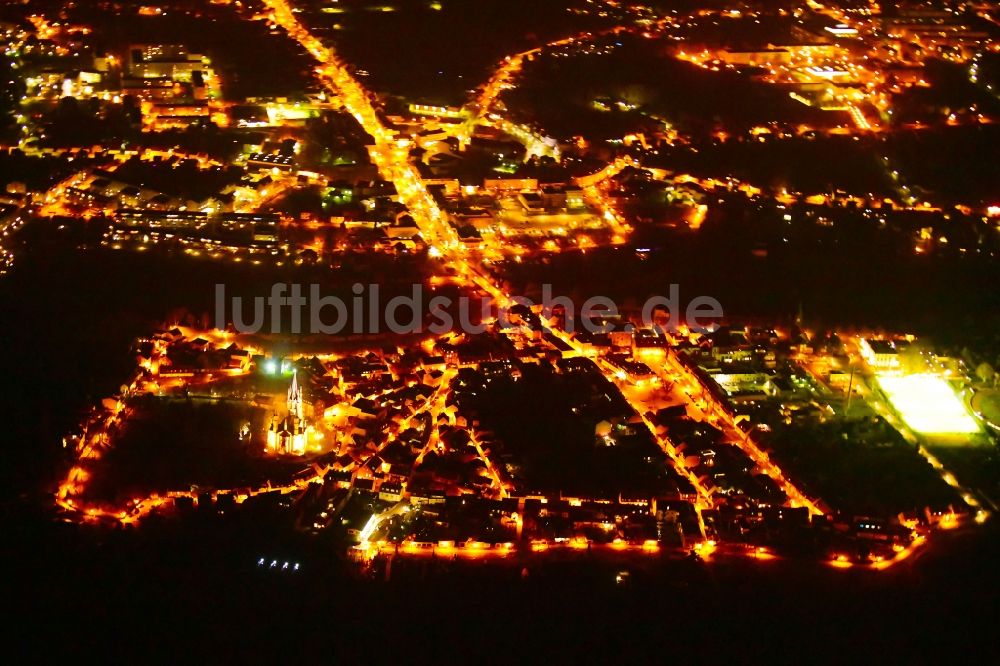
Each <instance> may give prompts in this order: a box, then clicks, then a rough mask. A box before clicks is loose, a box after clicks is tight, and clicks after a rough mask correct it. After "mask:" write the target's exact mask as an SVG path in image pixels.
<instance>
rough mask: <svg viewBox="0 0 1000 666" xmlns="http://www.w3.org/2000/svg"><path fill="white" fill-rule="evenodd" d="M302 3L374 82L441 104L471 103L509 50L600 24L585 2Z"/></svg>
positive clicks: (373, 84)
mask: <svg viewBox="0 0 1000 666" xmlns="http://www.w3.org/2000/svg"><path fill="white" fill-rule="evenodd" d="M298 4H299V5H300V6H302V7H304V8H309V9H310V10H312V11H311V12H310V13H309V14H306V15H304V18H305V20H306V22H307V25H310V26H314V27H315V28H317V29H318V30H317V32H318V33H319V34H321V35H323V36H325V37H328V38H329V39H331V40H332V41H333V43H334V44H335V46H336V48H337V50H338V51H339V52H340V53H341V54H342V55H343V56H344V57H345V59H346V60H347V61H348V62H350V63H352V64H353V65H354V67H355V68H356V69H358V70H365V71H367V72H368V73H369V76H367V77H364V78H363V81H364V83H365V85H366V86H370V87H371V88H372V89H374V90H376V91H379V92H388V93H391V94H393V95H401V96H403V97H406V98H407V99H412V100H418V101H424V102H432V103H438V104H441V103H445V104H462V103H464V102H465V101H466V99H467V97H468V95H467V91H468V90H470V89H473V88H475V87H476V86H478V85H480V84H481V83H482V82H483V81H485V80H486V79H487V78H488V77H489V75H490V73H491V71H492V68H493V66H494V65H496V63H497V62H499V61H500V60H502V59H503V58H504V56H507V55H509V54H513V53H518V52H520V51H524V50H526V49H529V48H533V47H535V46H539V45H540V44H544V43H545V42H548V41H551V40H553V39H557V38H560V37H564V36H569V35H571V34H574V33H577V32H580V31H582V30H585V29H590V28H593V27H595V26H596V25H597V21H596V20H595V19H593V18H588V17H581V16H577V15H575V14H572V13H570V12H568V11H567V5H569V6H570V7H572V6H574V5H576V4H581V5H582V4H583V3H582V2H579V3H577V2H570V3H553V2H537V1H534V0H441V1H440V2H438V3H433V2H431V1H430V0H353V1H345V2H340V3H338V8H342V9H343V10H344V11H343V12H342V13H323V12H322V10H321V9H320V7H323V6H331V5H330V3H327V2H322V1H320V0H301V1H300V2H299V3H298ZM435 4H436V5H440V9H437V10H436V9H433V8H432V7H431V6H432V5H435ZM383 7H392V8H393V10H392V11H381V8H383ZM335 26H339V28H337V27H335ZM390 44H391V46H389V45H390ZM387 47H388V48H387Z"/></svg>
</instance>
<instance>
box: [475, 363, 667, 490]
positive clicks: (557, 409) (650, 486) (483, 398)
mask: <svg viewBox="0 0 1000 666" xmlns="http://www.w3.org/2000/svg"><path fill="white" fill-rule="evenodd" d="M523 372H524V374H523V376H522V377H521V378H520V379H518V380H517V381H510V380H497V381H491V382H477V381H476V379H473V380H471V385H470V386H466V387H465V388H464V389H462V390H461V392H460V393H459V396H460V397H459V405H460V408H461V411H462V412H463V413H464V414H467V415H475V416H477V417H478V418H479V419H480V420H481V427H482V428H483V429H486V430H492V431H494V432H496V434H497V437H498V439H499V440H500V442H501V443H502V444H503V450H504V452H505V453H507V454H509V455H510V458H511V462H512V465H513V467H514V469H515V470H516V472H517V474H516V476H517V477H520V478H521V479H522V480H523V484H524V486H525V487H526V488H527V489H528V490H531V491H536V490H537V491H544V492H554V491H563V492H566V493H579V494H584V495H586V496H591V497H592V496H599V497H600V496H607V497H616V496H617V494H618V493H619V492H623V493H626V494H630V493H636V494H643V493H654V494H655V493H660V492H666V491H667V490H668V489H671V490H672V489H673V486H672V482H671V479H672V478H673V477H674V476H675V475H674V472H672V471H671V470H670V469H669V466H668V463H667V459H666V456H665V454H663V452H662V451H661V450H660V449H659V447H658V446H657V445H656V443H655V442H654V441H653V440H652V438H651V436H650V435H649V433H648V431H645V429H644V428H641V427H640V428H637V429H636V432H635V434H626V435H624V436H619V437H618V442H617V444H616V445H615V446H606V445H604V444H603V443H599V442H598V438H597V437H596V436H595V426H596V425H597V424H598V422H600V421H602V420H605V419H615V420H618V422H619V423H620V425H621V426H626V425H627V424H626V421H627V418H628V417H629V416H630V415H631V410H630V409H629V407H628V405H627V404H626V403H625V402H624V400H623V399H622V398H621V395H620V394H619V392H618V390H617V388H616V387H615V386H613V385H612V384H610V383H609V382H608V381H607V380H605V379H604V378H603V377H601V376H600V375H597V374H594V375H589V374H586V375H585V374H569V375H566V374H557V373H555V372H554V371H553V370H552V368H551V366H550V365H548V364H545V365H542V366H532V365H527V366H526V367H525V368H524V371H523Z"/></svg>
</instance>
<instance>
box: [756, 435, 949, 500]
mask: <svg viewBox="0 0 1000 666" xmlns="http://www.w3.org/2000/svg"><path fill="white" fill-rule="evenodd" d="M768 444H769V445H770V446H771V447H772V448H773V449H774V452H775V453H774V456H773V458H774V460H775V461H776V462H777V463H778V464H779V465H780V466H781V468H782V469H784V470H786V471H787V472H788V474H789V475H790V477H791V478H793V479H798V480H800V481H801V483H802V485H804V486H805V487H806V488H808V489H809V491H810V492H813V493H815V494H816V495H818V496H819V497H822V498H823V499H824V500H825V501H826V502H827V504H829V505H830V506H831V508H833V509H834V510H837V511H842V512H844V513H847V514H850V515H878V516H884V515H889V516H891V515H896V514H899V513H900V512H907V513H912V512H920V511H922V510H923V508H924V507H930V508H931V509H932V510H947V509H948V506H949V505H954V506H960V505H961V502H962V500H961V498H960V497H959V495H958V493H957V492H956V491H955V490H954V489H953V488H951V487H950V486H949V485H948V484H946V483H945V482H944V481H943V480H941V477H940V475H939V474H938V473H937V472H936V471H935V470H934V468H932V467H931V466H930V464H928V463H927V461H925V460H924V459H923V458H922V457H920V455H919V454H918V453H917V451H916V447H914V446H912V445H910V444H908V443H907V442H906V441H905V440H904V439H903V438H902V436H901V435H900V434H899V433H898V432H896V430H895V429H893V428H892V426H890V425H889V424H888V423H885V422H884V421H883V422H881V423H880V424H878V425H874V424H871V423H867V422H862V421H855V422H853V423H850V424H844V423H841V422H837V423H829V424H817V425H812V426H792V427H789V428H783V429H781V430H779V431H778V432H776V433H775V435H774V436H773V437H771V438H770V439H769V440H768Z"/></svg>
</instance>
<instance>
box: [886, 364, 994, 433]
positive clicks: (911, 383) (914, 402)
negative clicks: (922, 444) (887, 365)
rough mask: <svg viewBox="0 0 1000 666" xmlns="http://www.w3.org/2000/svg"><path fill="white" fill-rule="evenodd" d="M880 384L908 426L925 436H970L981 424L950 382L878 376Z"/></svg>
mask: <svg viewBox="0 0 1000 666" xmlns="http://www.w3.org/2000/svg"><path fill="white" fill-rule="evenodd" d="M878 383H879V385H880V386H881V387H882V390H883V391H885V393H886V395H887V396H888V398H889V401H890V402H891V403H892V405H893V407H895V408H896V410H897V411H898V412H899V413H900V415H901V416H902V417H903V420H904V421H906V424H907V425H908V426H910V427H911V428H913V430H915V431H916V432H919V433H923V434H971V433H974V432H978V431H979V425H978V424H977V423H976V420H975V419H974V418H973V417H972V415H971V414H969V411H968V410H967V409H966V408H965V405H964V404H963V403H962V400H961V398H959V397H958V396H957V395H955V392H954V391H953V390H952V388H951V386H950V385H949V384H948V382H947V381H946V380H944V379H942V378H941V377H938V376H936V375H930V374H918V375H904V376H889V375H879V376H878Z"/></svg>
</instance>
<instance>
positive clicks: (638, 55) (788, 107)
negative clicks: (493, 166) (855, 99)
mask: <svg viewBox="0 0 1000 666" xmlns="http://www.w3.org/2000/svg"><path fill="white" fill-rule="evenodd" d="M599 44H600V45H601V46H602V47H603V48H604V49H608V48H611V49H613V50H611V52H610V53H609V54H606V55H602V56H597V55H592V54H589V53H587V51H586V50H583V52H581V53H578V54H575V55H570V56H569V57H560V56H558V55H549V54H546V55H543V56H540V57H539V58H537V59H536V60H535V61H534V62H532V63H529V64H527V65H526V66H525V68H524V73H523V74H522V76H521V78H520V80H519V84H518V87H517V88H515V89H514V90H511V91H508V92H507V93H505V94H504V96H503V101H504V103H505V104H506V105H507V107H508V109H509V110H510V111H511V113H512V114H513V115H514V116H515V117H517V118H519V119H521V120H523V121H528V122H531V123H533V124H536V125H538V126H540V127H542V128H544V129H545V131H546V132H548V133H550V134H552V135H554V136H559V137H571V136H576V135H583V136H586V137H587V138H588V139H590V140H595V141H596V140H599V139H606V138H620V137H622V136H623V135H625V134H628V133H632V132H636V131H642V130H643V129H645V128H650V127H656V126H660V127H662V124H663V123H662V121H660V120H657V119H658V118H662V119H663V120H666V121H667V122H669V123H671V125H673V126H674V127H676V128H677V129H679V130H681V131H682V132H685V133H686V134H693V135H696V136H705V135H707V134H709V133H711V132H714V131H717V130H725V131H728V132H742V131H746V130H749V129H750V128H752V127H755V126H757V125H766V124H767V123H768V122H771V121H777V122H779V123H785V124H789V125H799V124H803V125H808V126H810V127H813V128H822V127H833V126H836V125H844V124H846V123H847V122H848V120H847V119H846V116H845V114H842V113H840V112H827V111H820V110H818V109H815V108H812V107H807V106H804V105H803V104H800V103H799V102H796V101H795V100H793V99H791V98H790V97H789V96H788V89H786V88H784V87H783V86H780V85H772V84H766V83H761V82H757V81H753V80H751V79H750V78H749V77H748V76H745V75H743V74H739V73H735V72H728V71H722V72H712V71H708V70H705V69H701V68H699V67H698V66H696V65H693V64H691V63H689V62H685V61H682V60H678V59H677V58H674V57H673V56H672V55H671V53H670V49H672V48H673V46H672V44H670V43H667V42H661V41H658V40H649V39H644V38H642V37H633V36H628V35H623V36H620V37H613V38H611V37H609V38H606V39H605V40H601V41H599ZM619 44H620V46H619ZM597 99H610V100H612V101H618V100H622V101H625V102H627V103H629V104H633V105H635V106H636V107H637V108H636V109H635V110H631V111H618V110H613V111H600V110H598V109H596V108H594V107H593V105H592V103H593V101H594V100H597ZM733 99H739V100H740V103H739V104H732V103H731V100H733Z"/></svg>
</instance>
